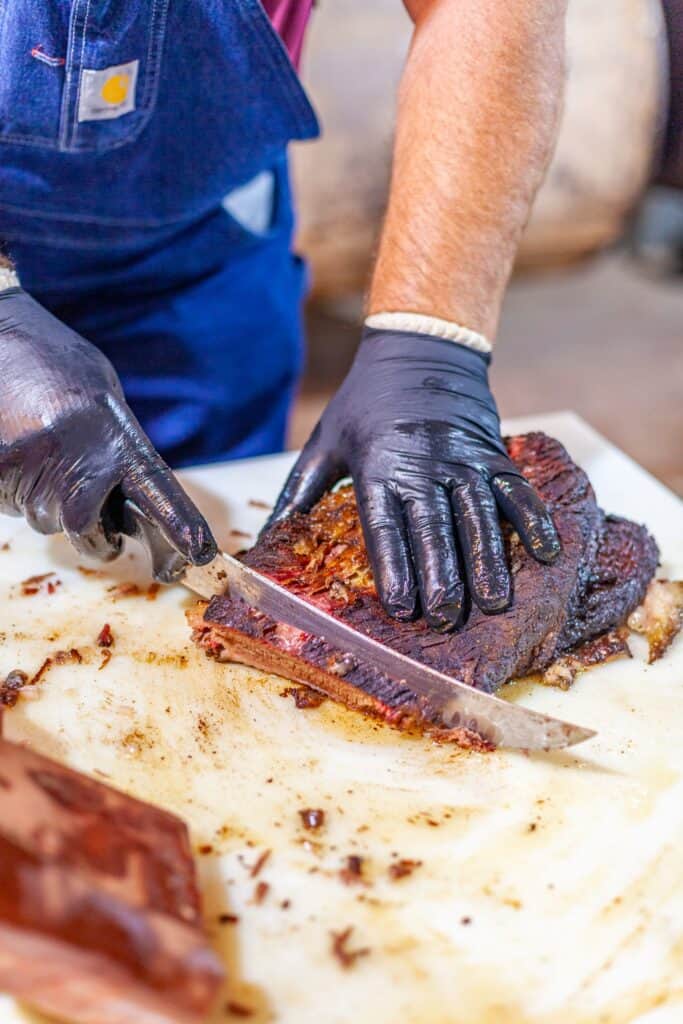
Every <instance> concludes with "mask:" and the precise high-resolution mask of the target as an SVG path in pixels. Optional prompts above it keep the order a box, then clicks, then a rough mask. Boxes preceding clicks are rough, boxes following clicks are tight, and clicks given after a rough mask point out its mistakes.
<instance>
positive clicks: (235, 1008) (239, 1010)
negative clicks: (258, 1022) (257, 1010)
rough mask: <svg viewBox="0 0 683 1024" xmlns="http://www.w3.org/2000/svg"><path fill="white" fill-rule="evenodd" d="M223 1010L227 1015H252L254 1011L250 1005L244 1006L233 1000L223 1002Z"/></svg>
mask: <svg viewBox="0 0 683 1024" xmlns="http://www.w3.org/2000/svg"><path fill="white" fill-rule="evenodd" d="M225 1012H226V1013H227V1015H228V1016H229V1017H253V1016H254V1011H253V1010H252V1009H251V1007H250V1006H244V1005H243V1004H242V1003H236V1002H235V1001H234V1000H232V999H231V1000H229V1002H227V1003H226V1004H225Z"/></svg>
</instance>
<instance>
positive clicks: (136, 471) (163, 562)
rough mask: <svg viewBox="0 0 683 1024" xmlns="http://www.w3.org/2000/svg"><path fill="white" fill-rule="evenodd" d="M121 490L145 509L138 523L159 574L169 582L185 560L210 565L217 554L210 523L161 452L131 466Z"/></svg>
mask: <svg viewBox="0 0 683 1024" xmlns="http://www.w3.org/2000/svg"><path fill="white" fill-rule="evenodd" d="M121 492H122V494H123V497H124V498H127V499H129V500H130V501H131V502H132V503H133V505H134V506H135V507H136V508H137V509H138V510H139V512H140V513H142V517H143V520H144V526H141V525H140V524H139V523H138V534H137V535H138V536H139V539H140V540H141V541H142V543H143V544H144V545H145V547H147V549H148V550H149V552H150V555H151V556H152V559H153V563H154V565H155V568H154V574H155V578H157V579H159V580H161V581H162V582H168V580H169V578H170V577H169V573H170V574H171V575H174V574H175V575H177V572H178V568H177V565H178V564H182V562H183V561H184V562H185V563H187V562H191V563H192V564H193V565H206V563H207V562H210V561H211V559H212V558H214V557H215V556H216V553H217V550H218V549H217V547H216V542H215V540H214V538H213V534H212V533H211V530H210V529H209V526H208V523H207V522H206V520H205V519H204V517H203V515H202V514H201V512H200V511H199V509H198V508H197V507H196V505H195V504H194V502H192V501H191V500H190V498H189V496H188V495H187V494H186V493H185V491H184V490H183V488H182V487H181V486H180V484H179V482H178V481H177V480H176V478H175V476H174V475H173V473H172V472H171V470H170V469H169V468H168V466H167V465H166V464H165V463H164V462H163V461H162V459H161V458H160V457H159V456H155V457H154V458H152V459H149V460H148V461H144V462H140V463H138V464H137V465H136V466H135V467H134V468H133V469H132V470H130V471H129V472H128V473H127V474H126V476H125V477H124V478H123V480H122V481H121ZM125 532H128V531H127V530H125V529H124V533H125ZM169 549H170V550H169ZM171 551H175V552H177V554H178V555H179V556H180V559H176V558H175V557H174V556H173V555H172V554H171Z"/></svg>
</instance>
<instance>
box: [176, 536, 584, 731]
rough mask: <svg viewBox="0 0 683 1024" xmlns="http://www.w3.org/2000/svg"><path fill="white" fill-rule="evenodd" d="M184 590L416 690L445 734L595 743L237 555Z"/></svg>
mask: <svg viewBox="0 0 683 1024" xmlns="http://www.w3.org/2000/svg"><path fill="white" fill-rule="evenodd" d="M180 582H182V583H184V584H185V586H186V587H188V588H189V589H190V590H193V591H194V592H195V593H196V594H199V596H200V597H203V598H207V599H208V598H211V597H213V596H214V595H216V594H228V595H229V596H230V597H231V598H241V599H242V600H243V601H245V602H246V603H247V604H248V605H249V606H250V607H252V608H255V609H257V610H258V611H260V612H263V614H265V615H268V616H269V617H270V618H271V619H275V620H276V621H277V622H283V623H285V624H287V625H288V626H293V627H294V628H295V629H299V630H301V631H302V632H304V633H308V634H313V635H314V636H318V637H324V639H325V640H326V641H327V643H329V644H330V645H331V646H333V647H335V648H337V649H338V650H339V652H340V653H341V654H342V655H346V656H347V657H351V658H355V659H356V660H357V661H360V662H362V663H365V664H370V665H372V666H373V667H374V668H377V669H379V670H380V671H381V672H382V673H384V674H385V675H387V676H389V677H390V678H391V679H393V680H394V681H396V682H397V683H399V684H400V685H405V686H407V687H409V688H410V689H411V690H413V691H414V692H415V693H416V694H417V695H418V698H419V699H420V700H421V701H422V702H423V705H424V706H426V707H428V708H429V713H430V718H433V716H434V715H437V716H438V718H439V719H440V723H439V727H442V728H444V729H457V728H466V729H468V730H470V731H472V732H475V733H477V734H478V735H479V736H481V737H482V739H484V740H486V741H487V742H489V743H492V744H493V745H494V746H501V747H510V748H518V749H524V750H550V749H553V748H560V747H569V746H572V745H573V744H575V743H581V742H582V741H583V740H587V739H590V737H592V736H595V732H594V730H592V729H585V728H583V727H582V726H579V725H573V724H572V723H570V722H564V721H561V720H560V719H556V718H551V717H549V716H548V715H543V714H541V713H540V712H538V711H532V710H530V709H529V708H525V707H523V706H521V705H519V704H512V703H510V702H509V701H506V700H502V699H501V698H500V697H495V696H493V695H492V694H489V693H484V692H483V691H481V690H475V689H474V688H473V687H471V686H469V685H468V684H467V683H464V682H461V681H460V680H457V679H453V678H451V676H447V675H445V674H444V673H443V672H439V671H437V670H436V669H433V668H430V667H429V666H427V665H423V664H421V663H420V662H417V661H413V659H412V658H408V657H406V655H404V654H401V653H399V652H398V651H395V650H392V649H391V648H390V647H385V646H384V644H380V643H378V642H377V641H376V640H373V639H372V637H369V636H367V635H366V634H365V633H360V632H358V631H357V630H355V629H352V628H351V626H348V625H347V624H346V623H345V622H341V621H340V620H339V619H335V618H334V617H333V616H332V615H328V613H327V612H325V611H323V610H322V609H321V608H318V607H316V606H315V605H312V604H309V603H308V602H307V601H304V600H303V599H302V598H300V597H298V596H297V595H296V594H293V593H291V592H290V591H289V590H286V589H285V588H284V587H281V586H279V585H278V584H277V583H275V582H274V581H273V580H271V579H269V578H268V577H267V576H262V575H261V574H260V573H257V572H255V571H254V570H253V569H251V568H250V567H249V566H247V565H244V563H243V562H240V561H238V560H237V559H236V558H233V557H232V556H231V555H227V554H219V555H218V556H217V557H216V558H214V560H213V561H212V562H209V564H208V565H204V566H189V567H188V568H187V569H186V571H185V574H184V576H183V577H182V578H181V580H180Z"/></svg>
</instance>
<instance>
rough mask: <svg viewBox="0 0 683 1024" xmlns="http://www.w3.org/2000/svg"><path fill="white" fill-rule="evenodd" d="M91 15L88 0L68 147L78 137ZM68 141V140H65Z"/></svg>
mask: <svg viewBox="0 0 683 1024" xmlns="http://www.w3.org/2000/svg"><path fill="white" fill-rule="evenodd" d="M89 17H90V0H86V5H85V14H84V16H83V24H82V25H81V59H80V61H79V62H78V84H77V86H76V98H75V102H74V104H73V107H72V108H71V109H70V110H69V115H70V117H71V134H70V136H69V141H68V143H67V145H66V146H65V148H66V149H71V147H72V146H73V144H74V139H75V138H76V132H77V130H78V111H79V109H80V105H81V90H82V88H83V66H84V64H85V45H86V42H87V40H88V18H89ZM65 141H66V140H65Z"/></svg>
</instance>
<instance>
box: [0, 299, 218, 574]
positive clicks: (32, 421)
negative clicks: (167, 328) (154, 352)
mask: <svg viewBox="0 0 683 1024" xmlns="http://www.w3.org/2000/svg"><path fill="white" fill-rule="evenodd" d="M0 511H2V512H5V513H9V514H10V515H24V516H25V517H26V519H27V520H28V522H29V523H30V525H31V526H32V527H33V528H34V529H36V530H38V531H39V532H40V533H57V532H59V531H60V530H64V531H65V533H66V534H67V536H68V537H69V540H70V541H71V543H72V544H73V545H74V547H75V548H76V549H77V550H78V551H79V552H80V553H81V554H83V555H88V556H95V557H97V558H102V559H110V558H114V557H115V556H116V555H117V554H118V552H119V550H120V548H121V542H122V540H121V532H122V531H123V532H127V533H131V534H135V535H136V536H138V538H139V539H140V540H141V541H142V542H143V543H144V544H145V545H146V547H147V548H148V550H149V552H150V555H151V558H152V570H153V572H154V576H155V577H156V579H159V580H162V581H164V582H170V581H171V580H172V579H173V578H175V577H176V576H177V575H178V574H179V573H180V571H181V570H182V567H183V565H185V564H187V562H194V563H196V564H203V563H205V562H208V561H210V559H211V558H212V557H213V556H214V555H215V553H216V545H215V542H214V539H213V537H212V535H211V531H210V530H209V527H208V526H207V524H206V522H205V521H204V519H203V518H202V516H201V515H200V513H199V512H198V511H197V509H196V508H195V506H194V505H193V503H192V502H191V501H190V499H189V498H188V496H187V495H186V494H185V492H184V491H183V489H182V487H181V486H180V484H179V483H178V482H177V480H176V479H175V477H174V476H173V474H172V473H171V471H170V469H169V468H168V466H167V465H166V464H165V463H164V462H163V460H162V459H161V457H160V456H159V455H158V454H157V452H156V451H155V450H154V448H153V447H152V445H151V443H150V441H149V439H148V438H147V436H146V435H145V434H144V433H143V431H142V428H141V427H140V425H139V423H138V422H137V420H136V419H135V417H134V416H133V414H132V412H131V410H130V409H129V408H128V406H127V405H126V402H125V399H124V396H123V391H122V389H121V384H120V382H119V379H118V377H117V376H116V372H115V371H114V368H113V366H112V365H111V363H110V362H109V360H108V359H106V358H105V356H103V355H102V353H101V352H99V351H98V350H97V349H96V348H95V347H94V346H93V345H91V344H90V343H89V342H87V341H85V340H84V339H83V338H81V337H80V336H79V335H78V334H75V333H74V332H73V331H72V330H70V328H68V327H66V326H65V325H64V324H62V323H60V321H59V320H56V319H55V317H53V316H52V315H51V314H50V313H48V312H47V310H45V309H43V307H42V306H40V305H39V304H38V303H37V302H35V300H34V299H32V298H31V297H30V296H29V295H27V294H26V292H24V291H22V290H21V289H20V288H13V289H10V290H8V291H5V292H2V293H0Z"/></svg>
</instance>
